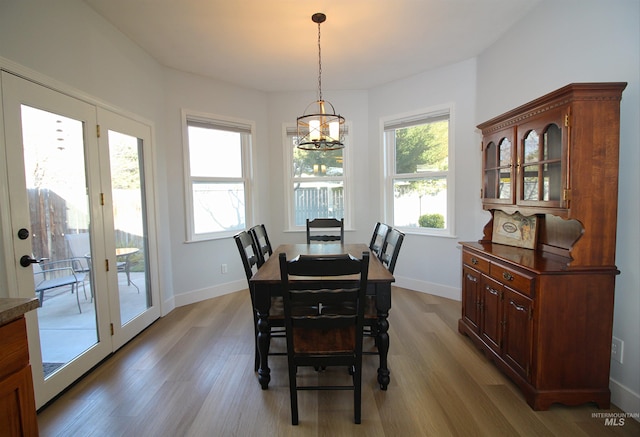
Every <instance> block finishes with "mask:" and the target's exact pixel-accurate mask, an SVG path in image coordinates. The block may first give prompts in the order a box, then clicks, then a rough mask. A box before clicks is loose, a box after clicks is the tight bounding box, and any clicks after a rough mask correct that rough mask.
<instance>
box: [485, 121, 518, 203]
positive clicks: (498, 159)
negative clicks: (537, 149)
mask: <svg viewBox="0 0 640 437" xmlns="http://www.w3.org/2000/svg"><path fill="white" fill-rule="evenodd" d="M485 141H487V143H486V145H485V148H484V181H483V201H484V202H485V203H506V204H509V203H513V202H514V178H513V156H514V142H513V130H511V129H509V130H506V131H502V132H498V133H496V134H495V135H492V136H490V137H485Z"/></svg>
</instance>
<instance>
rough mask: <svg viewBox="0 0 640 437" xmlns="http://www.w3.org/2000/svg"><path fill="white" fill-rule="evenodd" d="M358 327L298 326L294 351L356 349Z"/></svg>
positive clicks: (294, 335)
mask: <svg viewBox="0 0 640 437" xmlns="http://www.w3.org/2000/svg"><path fill="white" fill-rule="evenodd" d="M355 342H356V328H355V326H347V327H345V328H336V329H305V328H298V329H296V330H295V331H294V333H293V344H294V352H296V353H301V354H310V355H322V354H328V353H340V352H345V353H347V352H351V353H353V350H354V349H355Z"/></svg>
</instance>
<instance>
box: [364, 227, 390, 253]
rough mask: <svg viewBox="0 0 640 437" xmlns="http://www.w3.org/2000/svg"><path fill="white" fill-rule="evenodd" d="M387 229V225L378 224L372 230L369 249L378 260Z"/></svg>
mask: <svg viewBox="0 0 640 437" xmlns="http://www.w3.org/2000/svg"><path fill="white" fill-rule="evenodd" d="M389 229H390V227H389V225H386V224H384V223H380V222H378V223H376V227H375V229H374V230H373V236H372V237H371V242H370V243H369V249H371V252H373V253H375V254H376V256H377V257H378V258H380V254H381V253H382V246H383V245H384V241H385V240H386V239H387V233H388V232H389Z"/></svg>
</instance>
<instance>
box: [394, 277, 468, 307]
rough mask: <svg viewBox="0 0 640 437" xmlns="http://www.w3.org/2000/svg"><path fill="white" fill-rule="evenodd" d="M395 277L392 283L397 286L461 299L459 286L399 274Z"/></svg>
mask: <svg viewBox="0 0 640 437" xmlns="http://www.w3.org/2000/svg"><path fill="white" fill-rule="evenodd" d="M394 276H395V275H394ZM395 278H396V282H394V285H397V286H398V287H402V288H407V289H409V290H414V291H419V292H421V293H427V294H433V295H434V296H440V297H445V298H447V299H452V300H457V301H460V300H461V299H462V297H461V296H462V290H461V289H460V288H456V287H450V286H448V285H442V284H436V283H433V282H426V281H419V280H416V279H410V278H404V277H401V276H395Z"/></svg>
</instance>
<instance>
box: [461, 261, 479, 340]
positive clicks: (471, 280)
mask: <svg viewBox="0 0 640 437" xmlns="http://www.w3.org/2000/svg"><path fill="white" fill-rule="evenodd" d="M481 276H482V275H481V274H480V272H478V271H476V270H474V269H472V268H469V267H468V266H466V265H464V266H463V267H462V319H463V320H464V321H465V323H466V324H467V325H468V326H469V327H471V328H473V330H474V331H475V332H476V333H478V332H480V296H481V294H480V277H481Z"/></svg>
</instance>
